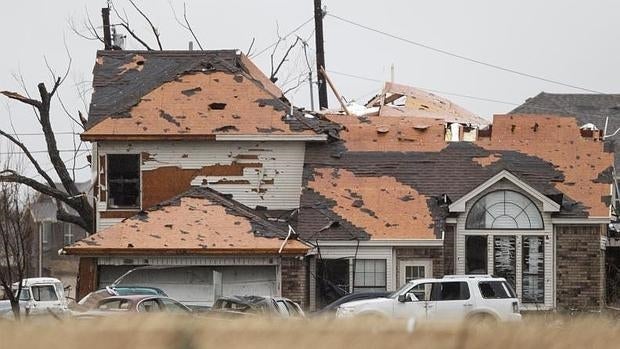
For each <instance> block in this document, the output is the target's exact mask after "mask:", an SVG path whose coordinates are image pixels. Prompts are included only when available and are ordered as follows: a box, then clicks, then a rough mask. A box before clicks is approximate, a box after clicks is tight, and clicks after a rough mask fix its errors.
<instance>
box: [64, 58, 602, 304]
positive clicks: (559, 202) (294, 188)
mask: <svg viewBox="0 0 620 349" xmlns="http://www.w3.org/2000/svg"><path fill="white" fill-rule="evenodd" d="M93 85H94V89H95V92H94V94H93V97H92V103H91V108H90V112H89V120H88V125H87V126H88V127H87V130H86V131H85V132H84V133H83V134H82V139H83V140H85V141H90V142H92V143H93V149H94V154H93V155H94V156H93V159H94V160H95V162H94V164H93V165H94V167H95V169H96V173H97V175H96V178H95V180H96V183H95V184H96V185H95V196H96V197H97V217H96V224H97V233H96V234H94V235H92V236H89V237H87V238H85V239H82V240H81V241H78V242H76V243H74V244H72V245H69V246H66V247H65V248H64V252H65V253H66V254H69V255H76V256H78V257H79V258H80V267H79V282H78V284H79V285H78V296H80V295H84V294H85V293H87V292H89V291H91V290H93V289H95V288H98V287H102V286H105V285H107V284H109V283H110V282H112V281H113V280H114V279H115V278H117V277H118V276H120V275H122V274H123V273H125V272H126V271H127V270H129V269H131V268H135V267H136V266H144V265H148V266H153V267H154V269H152V270H149V272H148V273H134V274H135V275H134V274H132V275H131V279H130V280H127V283H139V284H141V285H152V286H157V287H161V288H162V289H164V290H166V292H167V293H168V294H169V295H170V296H172V297H173V298H177V299H179V300H180V301H183V302H187V303H190V304H204V303H206V304H210V302H212V301H213V299H215V298H216V297H217V296H218V295H233V294H242V295H243V294H261V295H282V296H285V297H289V298H291V299H292V300H294V301H297V302H299V303H300V304H301V305H302V306H304V307H306V308H310V309H316V308H318V307H320V306H321V305H323V304H325V303H328V302H329V301H331V300H333V299H334V298H337V297H339V296H341V295H343V294H345V293H348V292H367V291H390V290H394V289H396V288H398V287H399V286H401V285H402V284H404V283H405V282H407V281H410V280H413V279H416V278H421V277H441V276H443V275H446V274H464V273H467V274H478V273H482V274H496V275H499V276H503V277H505V278H506V279H507V280H508V281H509V282H510V283H511V284H512V285H513V286H514V288H515V290H516V292H517V294H518V296H519V298H520V299H521V301H522V303H523V305H524V307H525V308H526V309H554V308H599V307H601V306H602V305H603V304H604V291H603V290H604V285H605V276H604V272H603V267H604V258H605V251H604V249H603V248H602V247H604V243H603V241H604V240H605V238H606V234H607V225H608V224H609V222H610V201H611V186H612V185H611V184H612V182H613V154H612V151H611V150H610V148H609V147H606V146H605V144H604V142H602V137H601V134H600V133H599V132H589V133H588V132H582V130H581V129H580V128H579V125H578V124H577V121H576V120H575V119H574V118H566V117H558V116H553V115H547V114H546V113H528V114H514V115H497V116H495V117H494V119H493V122H492V124H491V125H487V124H488V122H487V121H485V120H483V119H480V118H479V117H477V116H475V115H473V114H472V113H470V112H468V111H466V110H464V109H463V108H461V107H459V106H457V105H455V104H453V103H452V102H450V101H448V100H445V99H443V98H441V97H438V96H435V95H432V94H428V93H426V92H424V91H420V90H417V89H415V88H411V87H408V86H402V85H397V84H392V83H390V84H386V86H385V89H384V90H383V91H382V93H381V94H380V95H378V96H377V97H376V98H373V99H372V100H371V101H370V102H369V103H368V104H367V105H366V106H363V107H362V108H364V110H361V111H360V112H358V113H356V114H357V115H343V114H341V113H331V112H326V113H324V114H314V115H309V114H307V113H304V112H303V111H302V110H299V109H296V108H292V107H291V106H290V105H289V104H288V102H287V101H286V99H284V98H283V96H282V92H281V91H280V90H279V89H278V88H277V87H276V86H275V85H274V84H273V83H271V82H270V81H269V80H268V78H267V77H266V76H265V75H264V74H263V73H261V72H260V70H259V69H257V67H256V66H255V65H254V64H253V63H252V62H250V61H249V60H248V58H247V57H245V56H244V55H243V54H240V53H238V52H236V51H183V52H181V51H162V52H142V51H100V52H98V54H97V61H96V64H95V68H94V81H93Z"/></svg>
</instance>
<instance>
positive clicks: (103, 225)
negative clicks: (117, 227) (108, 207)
mask: <svg viewBox="0 0 620 349" xmlns="http://www.w3.org/2000/svg"><path fill="white" fill-rule="evenodd" d="M122 220H123V218H99V220H97V231H101V230H103V229H107V228H109V227H111V226H113V225H114V224H116V223H120V222H121V221H122Z"/></svg>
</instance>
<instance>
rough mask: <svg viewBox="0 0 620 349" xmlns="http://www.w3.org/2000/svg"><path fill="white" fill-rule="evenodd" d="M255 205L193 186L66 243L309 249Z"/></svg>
mask: <svg viewBox="0 0 620 349" xmlns="http://www.w3.org/2000/svg"><path fill="white" fill-rule="evenodd" d="M286 236H287V231H284V230H282V229H281V228H279V227H278V226H276V225H273V224H271V223H270V222H268V221H267V220H266V219H265V218H263V217H262V216H261V215H260V214H258V213H257V212H256V211H255V210H252V209H250V208H248V207H246V206H243V205H242V204H240V203H238V202H236V201H234V200H231V199H228V198H226V197H224V196H222V195H221V194H219V193H217V192H216V191H214V190H212V189H208V188H201V187H194V188H192V189H190V190H189V191H187V192H185V193H184V194H181V195H179V196H177V197H175V198H173V199H171V200H168V201H166V202H163V203H161V204H159V205H157V206H155V207H153V208H151V209H149V210H146V211H143V212H140V213H139V214H137V215H136V216H134V217H131V218H128V219H125V220H123V221H122V222H121V223H118V224H116V225H114V226H112V227H110V228H107V229H104V230H102V231H100V232H97V233H96V234H93V235H91V236H89V237H87V238H85V239H82V240H80V241H78V242H76V243H74V244H72V245H70V246H67V247H65V248H64V252H65V253H66V254H70V255H99V254H104V255H145V254H151V253H164V254H166V253H169V254H191V255H193V254H278V251H279V250H280V247H281V246H282V245H283V244H284V246H283V248H282V251H281V253H282V254H305V253H306V252H307V251H308V249H309V248H308V246H306V245H305V244H303V243H301V242H299V241H297V240H293V239H288V240H287V241H286V243H285V238H286Z"/></svg>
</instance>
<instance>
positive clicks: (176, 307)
mask: <svg viewBox="0 0 620 349" xmlns="http://www.w3.org/2000/svg"><path fill="white" fill-rule="evenodd" d="M161 302H162V303H163V305H164V307H165V308H166V311H167V312H170V313H187V309H186V308H185V307H184V306H183V305H181V304H180V303H179V302H176V301H173V300H172V299H167V298H162V300H161Z"/></svg>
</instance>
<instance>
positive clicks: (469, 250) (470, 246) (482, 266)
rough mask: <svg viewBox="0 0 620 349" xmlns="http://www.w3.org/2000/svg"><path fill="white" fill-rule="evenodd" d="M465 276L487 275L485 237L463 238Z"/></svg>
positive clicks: (471, 236)
mask: <svg viewBox="0 0 620 349" xmlns="http://www.w3.org/2000/svg"><path fill="white" fill-rule="evenodd" d="M465 274H487V237H486V235H470V236H465Z"/></svg>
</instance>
